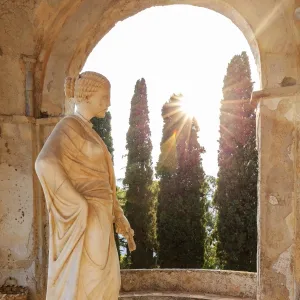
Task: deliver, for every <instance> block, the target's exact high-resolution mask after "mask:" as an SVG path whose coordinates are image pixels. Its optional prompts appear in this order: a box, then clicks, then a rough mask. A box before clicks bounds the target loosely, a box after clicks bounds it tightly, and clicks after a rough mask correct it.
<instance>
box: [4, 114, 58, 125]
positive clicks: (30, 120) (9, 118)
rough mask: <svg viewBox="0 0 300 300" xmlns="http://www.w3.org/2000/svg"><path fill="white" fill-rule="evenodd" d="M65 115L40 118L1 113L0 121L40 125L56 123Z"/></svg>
mask: <svg viewBox="0 0 300 300" xmlns="http://www.w3.org/2000/svg"><path fill="white" fill-rule="evenodd" d="M62 118H63V117H49V118H39V119H36V118H34V117H29V116H22V115H0V123H11V124H35V125H37V126H39V125H55V124H57V123H58V122H59V121H60V120H61V119H62Z"/></svg>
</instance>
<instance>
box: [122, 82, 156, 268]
mask: <svg viewBox="0 0 300 300" xmlns="http://www.w3.org/2000/svg"><path fill="white" fill-rule="evenodd" d="M126 149H127V150H128V155H127V167H126V174H125V179H124V181H123V182H124V185H125V187H126V189H127V192H126V200H127V202H126V214H127V217H128V220H129V222H130V224H131V226H132V228H133V229H134V231H135V241H136V245H137V250H136V251H134V252H133V253H132V254H131V262H132V264H131V267H132V268H151V267H152V266H153V251H154V248H155V244H156V241H155V236H156V225H155V224H156V217H155V215H156V213H155V198H154V195H153V192H152V189H151V187H152V176H153V170H152V157H151V152H152V142H151V132H150V127H149V110H148V101H147V87H146V82H145V79H143V78H142V79H140V80H138V81H137V82H136V86H135V91H134V95H133V97H132V100H131V111H130V119H129V129H128V132H127V145H126Z"/></svg>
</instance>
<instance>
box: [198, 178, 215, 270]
mask: <svg viewBox="0 0 300 300" xmlns="http://www.w3.org/2000/svg"><path fill="white" fill-rule="evenodd" d="M216 185H217V181H216V178H215V177H213V176H209V175H206V176H205V182H204V184H203V186H202V190H203V194H204V195H205V220H206V226H205V229H206V240H205V254H204V265H203V268H204V269H219V261H218V258H217V232H216V221H217V212H216V209H215V206H214V204H213V198H214V194H215V191H216Z"/></svg>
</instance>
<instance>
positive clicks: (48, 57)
mask: <svg viewBox="0 0 300 300" xmlns="http://www.w3.org/2000/svg"><path fill="white" fill-rule="evenodd" d="M228 2H230V1H223V0H217V1H216V0H214V1H210V0H189V1H185V0H180V1H176V0H171V1H170V0H153V1H140V0H133V1H128V0H120V1H117V2H113V3H112V4H111V5H109V6H107V7H106V8H103V4H99V1H96V0H88V1H85V2H84V3H83V4H82V5H80V6H78V7H77V8H76V9H74V8H71V7H70V8H69V10H71V11H72V14H69V13H68V14H67V13H66V15H68V17H67V18H66V20H65V22H64V23H63V24H62V23H61V22H59V19H58V17H59V15H60V14H59V13H58V17H57V18H55V20H54V21H55V22H54V21H53V26H54V27H53V28H52V27H51V26H50V25H49V26H48V27H47V28H52V30H49V31H48V33H47V31H46V33H45V37H44V40H45V41H44V46H43V48H42V49H40V51H39V59H38V64H37V70H36V106H37V107H36V116H39V115H40V111H42V112H43V111H45V112H46V113H47V114H48V115H52V116H57V115H60V114H64V113H65V109H64V95H63V80H64V77H65V76H66V75H76V74H78V72H80V70H81V69H82V67H83V65H84V63H85V61H86V59H87V57H88V55H89V54H90V52H91V51H92V50H93V48H94V47H95V46H96V44H97V43H98V42H99V41H100V40H101V38H102V37H103V36H104V35H105V34H107V33H108V32H109V31H110V29H112V28H113V26H114V25H115V24H116V23H117V22H118V21H122V20H124V19H126V18H128V17H130V16H133V15H134V14H136V13H138V12H140V11H142V10H144V9H147V8H150V7H152V6H157V5H172V4H190V5H194V6H198V7H204V8H208V9H211V10H214V11H216V12H218V13H220V14H222V15H224V16H225V17H227V18H229V19H230V20H231V21H232V22H233V23H234V24H235V25H236V26H237V27H238V28H239V29H240V30H241V31H242V32H243V34H244V35H245V37H246V39H247V40H248V43H249V45H250V47H251V49H252V52H253V55H254V58H255V61H256V64H257V68H258V73H259V74H260V77H261V78H262V75H263V74H262V72H261V53H260V52H261V51H260V47H259V42H258V39H257V37H256V36H255V29H253V24H250V23H249V22H248V21H247V20H246V17H245V16H244V15H242V13H241V12H240V11H239V9H238V8H236V7H234V6H232V5H230V4H229V3H228ZM240 10H241V9H240ZM61 18H62V17H61ZM57 24H58V25H57ZM57 27H59V28H57ZM53 33H55V38H54V37H53ZM47 35H49V37H48V38H47Z"/></svg>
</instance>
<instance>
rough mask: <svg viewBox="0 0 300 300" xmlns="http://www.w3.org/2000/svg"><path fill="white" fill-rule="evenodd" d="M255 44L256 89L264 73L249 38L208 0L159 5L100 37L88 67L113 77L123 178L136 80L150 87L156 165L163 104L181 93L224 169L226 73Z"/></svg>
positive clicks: (214, 166)
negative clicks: (220, 141)
mask: <svg viewBox="0 0 300 300" xmlns="http://www.w3.org/2000/svg"><path fill="white" fill-rule="evenodd" d="M242 51H247V53H248V55H249V58H250V63H251V69H252V80H253V81H255V82H256V83H255V89H258V88H259V78H258V73H257V69H256V65H255V62H254V58H253V55H252V53H251V50H250V47H249V45H248V42H247V40H246V38H245V37H244V35H243V34H242V32H241V31H240V30H239V29H238V28H237V27H236V26H235V25H234V24H233V23H232V22H231V21H230V20H229V19H227V18H226V17H224V16H222V15H220V14H218V13H216V12H214V11H211V10H208V9H205V8H200V7H194V6H190V5H173V6H165V7H154V8H150V9H147V10H145V11H142V12H141V13H139V14H137V15H135V16H133V17H131V18H129V19H126V20H125V21H123V22H119V23H117V24H116V26H115V27H114V28H113V29H112V30H111V31H110V32H109V33H108V34H107V35H106V36H105V37H104V38H103V39H102V40H101V41H100V42H99V44H98V45H97V46H96V47H95V48H94V50H93V52H92V53H91V54H90V56H89V57H88V60H87V62H86V64H85V66H84V68H83V71H88V70H89V71H96V72H99V73H102V74H103V75H105V76H106V77H107V78H108V79H109V80H110V82H111V85H112V91H111V103H112V105H111V108H110V111H111V114H112V136H113V142H114V148H115V152H114V162H115V172H116V178H117V179H120V178H124V175H125V168H126V158H124V157H123V156H124V155H125V154H126V149H125V145H126V133H127V130H128V127H129V113H130V102H131V98H132V95H133V92H134V86H135V83H136V81H137V80H138V79H139V78H141V77H144V78H145V80H146V83H147V88H148V105H149V111H150V128H151V133H152V143H153V153H152V155H153V166H154V167H155V166H156V162H157V160H158V156H159V153H160V141H161V136H162V124H163V122H162V117H161V108H162V105H163V104H164V103H165V102H166V101H167V100H168V99H169V98H170V96H171V95H172V94H173V93H182V94H183V95H184V96H185V97H187V99H189V102H190V106H192V108H193V111H194V114H195V116H196V117H197V119H198V122H199V125H200V132H199V142H200V144H201V145H202V146H204V147H205V149H206V153H205V154H204V155H203V156H202V157H203V167H204V170H205V172H206V174H208V175H213V176H216V175H217V172H218V162H217V158H218V153H217V151H218V142H217V140H218V138H219V132H218V131H219V107H220V100H221V99H222V86H223V78H224V75H225V73H226V68H227V65H228V63H229V61H230V60H231V58H232V57H233V56H234V55H235V54H240V53H241V52H242Z"/></svg>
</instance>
